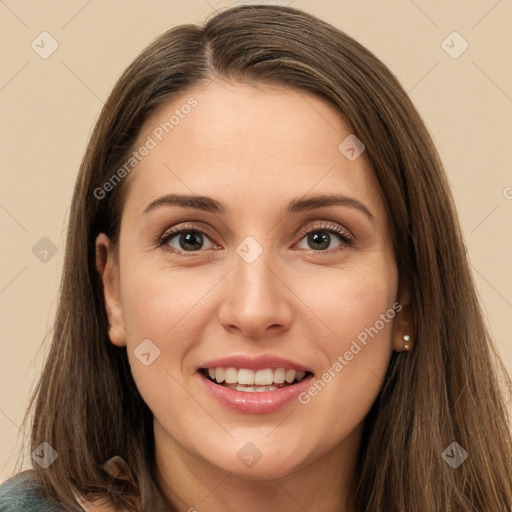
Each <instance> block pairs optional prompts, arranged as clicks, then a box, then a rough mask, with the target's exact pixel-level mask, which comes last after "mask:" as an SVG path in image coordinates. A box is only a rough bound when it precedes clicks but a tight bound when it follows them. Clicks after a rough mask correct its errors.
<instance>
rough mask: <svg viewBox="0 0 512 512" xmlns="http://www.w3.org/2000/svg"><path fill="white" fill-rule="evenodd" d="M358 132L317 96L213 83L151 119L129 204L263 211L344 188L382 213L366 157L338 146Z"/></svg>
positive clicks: (144, 130) (143, 132)
mask: <svg viewBox="0 0 512 512" xmlns="http://www.w3.org/2000/svg"><path fill="white" fill-rule="evenodd" d="M352 132H353V129H352V127H351V125H350V124H349V123H348V122H347V121H346V120H345V119H344V118H343V117H342V115H341V114H340V113H339V112H338V111H337V110H336V108H335V107H334V106H333V105H331V103H330V102H328V101H327V100H324V99H322V98H320V97H318V96H316V95H314V94H312V93H308V92H304V91H299V90H295V89H291V88H288V87H283V86H268V85H247V84H237V83H229V82H224V81H213V82H209V83H208V84H207V85H206V86H202V87H197V88H191V89H189V90H187V91H185V92H183V93H181V94H180V95H179V96H176V97H175V98H174V99H173V100H172V101H170V102H169V103H167V104H165V105H163V106H162V107H160V108H159V109H158V110H157V111H156V112H154V113H153V114H152V115H151V116H150V117H149V119H148V120H147V121H146V122H145V124H144V126H143V128H142V130H141V132H140V134H139V137H138V141H137V143H136V144H135V149H136V150H137V148H141V147H142V146H144V145H146V146H147V147H150V149H149V150H147V151H145V153H146V154H145V156H143V157H142V158H141V160H140V163H138V165H137V166H136V168H135V169H134V170H133V171H132V173H131V174H130V176H129V180H128V181H129V182H130V184H129V191H128V194H127V200H126V203H127V206H128V204H129V206H130V208H132V207H133V208H135V209H136V210H137V211H139V212H140V211H142V210H143V209H144V207H145V205H146V204H147V203H148V202H150V201H151V200H152V199H154V198H155V197H156V196H158V195H161V194H164V193H173V192H174V193H187V194H197V195H204V196H213V197H216V198H218V199H219V200H221V201H222V202H224V203H226V204H232V205H233V206H234V207H237V206H238V207H243V205H249V204H250V205H252V206H253V207H260V208H261V207H263V206H265V205H270V204H272V203H275V202H280V201H281V200H285V198H288V196H289V197H292V196H293V198H295V197H297V196H298V197H301V196H304V195H306V194H308V193H315V194H316V193H327V192H336V193H351V194H352V195H354V194H355V195H357V196H359V198H365V199H366V201H370V202H372V203H373V204H374V208H373V209H374V210H377V213H378V210H382V208H383V205H382V203H381V199H380V196H379V194H378V193H377V189H376V186H375V183H374V179H373V175H372V171H371V168H370V165H369V163H368V161H367V159H366V155H365V153H364V152H363V153H361V155H360V156H359V157H358V158H356V159H355V160H351V159H349V158H347V156H346V153H344V152H343V151H342V150H340V144H341V143H342V142H343V141H345V140H346V139H347V137H353V133H352ZM349 140H351V139H349ZM343 147H344V146H343V145H342V149H343ZM125 185H127V183H126V184H125Z"/></svg>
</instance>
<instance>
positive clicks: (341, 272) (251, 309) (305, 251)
mask: <svg viewBox="0 0 512 512" xmlns="http://www.w3.org/2000/svg"><path fill="white" fill-rule="evenodd" d="M190 97H194V98H195V99H196V100H197V102H198V104H197V106H196V107H195V108H194V109H193V110H192V111H191V112H190V114H188V115H187V116H185V117H184V118H183V119H180V122H179V124H178V125H176V126H175V127H174V129H173V131H172V132H171V133H170V134H168V135H166V136H165V137H164V138H163V139H162V141H161V142H159V143H158V145H157V146H156V147H155V148H154V149H152V150H151V151H150V152H149V154H148V155H147V156H146V157H145V158H144V159H143V160H142V162H141V163H140V164H139V165H138V166H137V168H136V169H135V170H134V171H132V174H130V175H129V177H128V178H127V180H128V183H126V184H125V185H128V186H129V190H128V194H127V197H126V203H125V205H124V209H123V214H122V221H121V231H120V240H119V253H118V257H117V258H116V254H115V252H114V251H113V250H112V247H111V246H110V243H109V240H108V238H107V237H106V236H105V235H104V234H101V235H99V236H98V238H97V241H96V246H97V268H98V271H99V274H100V276H101V279H102V282H103V285H104V297H105V307H106V310H107V312H108V315H109V318H110V320H111V323H112V324H113V327H112V328H111V329H110V339H111V341H112V343H114V344H115V345H118V346H126V347H127V352H128V356H129V360H130V364H131V369H132V373H133V376H134V379H135V382H136V384H137V386H138V389H139V391H140V393H141V395H142V397H143V398H144V400H145V401H146V403H147V404H148V406H149V407H150V409H151V411H152V412H153V415H154V432H155V449H156V454H157V476H158V479H159V481H160V484H161V487H162V490H163V491H164V493H165V494H166V496H167V498H168V499H169V501H170V502H171V503H173V504H174V505H175V506H176V507H177V508H178V510H180V511H188V510H189V509H191V507H195V509H197V510H198V511H199V512H200V511H202V510H208V511H209V512H217V511H218V512H220V511H222V512H226V511H228V512H229V511H239V510H245V511H246V512H256V511H261V510H287V511H290V512H294V511H302V512H303V511H304V510H315V511H325V512H327V511H333V510H337V511H339V510H344V511H346V512H350V510H351V508H350V507H349V505H348V504H347V501H348V497H349V496H350V494H351V489H350V486H349V479H350V477H351V475H352V474H353V472H354V464H355V458H356V455H357V452H358V449H359V445H360V441H361V430H362V425H363V420H364V418H365V416H366V415H367V413H368V412H369V410H370V408H371V406H372V404H373V403H374V401H375V399H376V397H377V395H378V393H379V390H380V389H381V386H382V383H383V379H384V375H385V373H386V369H387V367H388V364H389V360H390V357H391V354H392V351H393V350H396V351H401V350H404V341H403V339H402V336H403V335H404V334H406V333H410V332H411V325H410V313H409V308H408V307H407V306H408V301H409V299H408V297H409V296H408V293H407V290H406V289H403V290H399V289H398V271H397V267H396V263H395V257H394V254H393V250H392V246H391V236H390V228H389V219H387V216H386V213H385V208H384V203H383V200H382V198H381V196H380V194H379V192H378V190H377V187H376V184H375V182H374V178H373V176H372V172H371V169H370V166H369V163H368V160H367V158H366V155H365V153H364V152H363V153H362V154H361V156H360V157H358V158H357V159H356V160H354V161H349V160H348V159H347V158H346V157H345V156H344V155H343V154H342V153H341V152H340V151H339V150H338V145H339V144H340V142H341V141H342V140H344V139H345V138H346V137H347V136H348V135H349V134H351V133H352V132H353V130H352V128H351V126H350V125H349V124H348V123H347V122H346V121H345V120H344V119H343V118H342V117H341V116H340V114H339V113H338V112H337V110H335V108H334V107H333V106H331V105H330V104H329V103H328V102H326V101H325V100H323V99H319V98H318V97H316V96H314V95H312V94H310V93H305V92H297V91H294V90H292V89H289V88H285V87H270V86H262V85H258V86H254V85H247V84H236V83H230V82H226V81H221V80H216V81H213V82H211V83H210V84H209V85H208V87H206V88H194V89H190V90H188V91H186V92H185V93H183V94H181V95H180V96H179V97H176V98H175V99H174V100H173V101H172V102H171V103H169V104H167V105H164V106H163V107H161V108H160V109H159V110H158V111H156V112H155V113H154V114H153V115H152V116H151V118H150V119H148V121H147V122H146V124H145V126H144V128H143V130H142V131H141V133H140V136H139V141H140V142H141V143H142V142H143V141H145V140H146V139H147V137H148V136H151V134H152V131H153V130H154V129H155V127H156V126H158V125H159V123H160V122H163V121H165V120H168V119H169V117H170V116H171V115H172V113H173V112H174V110H175V109H176V108H179V107H180V105H183V104H184V103H186V101H187V100H188V99H189V98H190ZM168 193H174V194H192V195H204V196H209V197H212V198H214V199H216V200H218V201H221V202H222V203H224V204H225V205H226V207H227V209H228V212H227V213H226V214H219V213H212V212H204V211H199V210H193V209H187V208H182V207H178V206H172V205H166V206H161V207H159V208H155V209H154V210H152V211H151V212H150V213H148V214H143V211H144V209H145V208H146V206H147V205H148V204H149V203H151V202H152V201H154V200H155V199H156V198H157V197H159V196H161V195H164V194H168ZM334 193H338V194H343V195H346V196H350V197H352V198H355V199H357V200H358V201H360V202H361V203H363V204H364V205H365V206H366V207H367V208H368V210H369V211H370V212H371V213H372V215H373V217H374V219H373V221H372V220H370V219H369V218H368V217H366V216H365V215H364V213H362V212H361V211H359V210H358V209H356V208H353V207H350V206H328V207H322V208H320V209H316V210H313V211H306V212H299V213H292V214H287V215H284V211H285V208H286V206H287V205H288V203H289V202H290V201H291V200H292V199H300V198H303V197H304V196H306V197H310V196H312V195H316V194H334ZM325 221H330V223H331V225H334V226H339V227H340V228H342V229H343V230H344V231H345V232H347V231H348V233H350V234H351V236H352V237H353V239H354V240H355V243H354V245H353V246H347V245H345V244H344V243H343V241H342V240H340V239H338V237H337V236H336V234H335V233H330V242H329V241H328V242H327V243H326V245H327V248H326V249H321V248H319V247H320V246H319V245H318V242H317V245H315V242H314V241H311V240H310V238H311V237H309V239H308V236H307V235H305V234H302V233H301V229H302V228H304V227H315V228H317V233H318V232H319V233H318V234H320V235H322V234H324V236H325V230H324V229H323V228H322V226H323V225H324V224H325ZM187 222H191V223H193V224H194V226H193V228H194V229H196V230H198V229H199V230H203V228H205V227H206V228H207V229H208V231H207V232H206V234H205V235H204V237H203V238H200V240H202V241H203V246H202V248H200V250H197V251H192V250H190V249H188V252H187V247H189V246H187V245H186V242H185V246H184V245H183V244H184V242H183V239H182V243H181V245H180V236H179V235H177V236H175V237H174V238H173V239H172V240H169V241H168V242H167V248H168V249H171V252H170V251H166V250H164V248H163V247H165V246H163V247H158V245H157V244H155V243H154V242H153V240H154V239H155V238H157V237H158V236H160V235H162V234H163V233H164V232H165V231H166V229H168V228H169V227H171V226H178V225H181V226H183V224H184V223H187ZM247 236H251V237H253V238H254V239H255V240H256V241H257V242H258V244H259V245H260V246H261V248H262V249H263V252H262V254H261V255H260V256H259V257H258V258H257V259H256V260H255V261H254V262H252V263H247V262H246V261H245V260H244V259H242V258H241V257H240V256H239V255H238V253H237V252H236V248H237V246H238V245H239V244H240V243H241V242H242V241H243V240H244V239H245V237H247ZM328 236H329V233H328V234H327V237H328ZM320 245H321V244H320ZM172 249H174V250H175V251H176V252H172ZM180 252H181V254H180ZM395 302H399V303H400V304H401V305H402V306H403V309H402V311H400V313H398V314H397V315H396V317H395V318H394V320H392V321H390V322H388V323H386V324H385V326H384V328H382V329H381V330H380V331H379V333H378V335H376V336H374V337H373V338H370V341H369V342H368V344H367V345H366V346H365V347H364V348H363V349H362V350H361V351H360V352H359V353H358V354H357V355H356V356H354V357H353V359H352V360H351V361H349V362H348V364H347V365H346V366H344V368H343V370H342V371H340V372H338V373H337V374H336V376H335V377H334V378H333V379H332V380H331V381H330V382H329V383H328V384H327V385H326V386H325V387H324V388H323V389H322V391H321V392H319V393H318V394H317V396H315V397H313V398H311V400H310V402H309V403H308V404H301V403H299V402H298V401H293V402H292V403H291V404H288V405H287V406H286V407H285V408H283V409H282V410H279V411H278V412H275V413H271V414H260V415H252V414H242V413H239V412H234V411H231V410H229V409H226V408H225V407H223V406H222V405H220V404H219V403H217V402H216V401H215V400H214V399H213V398H211V397H210V395H209V394H208V393H207V392H206V391H205V389H203V386H202V385H201V384H202V383H201V382H200V377H199V375H198V374H197V372H196V368H197V367H198V366H201V365H202V363H204V362H206V361H208V360H210V359H214V358H217V357H221V356H226V355H231V354H247V355H258V354H262V353H271V354H276V355H279V356H282V357H285V358H289V359H292V360H294V361H297V362H299V363H302V364H304V365H306V366H308V367H310V368H311V369H312V370H313V372H314V373H315V376H317V377H321V376H322V374H324V373H325V372H326V371H327V369H328V368H329V367H330V366H331V365H332V364H333V362H334V361H336V360H337V358H338V356H340V355H341V356H343V354H345V352H347V350H349V348H350V346H351V343H352V342H353V340H355V339H356V338H357V336H358V334H359V333H361V332H362V331H364V330H365V328H368V327H369V326H373V325H374V324H375V322H376V321H377V320H378V319H379V318H380V315H381V314H384V313H385V312H386V311H387V310H389V309H390V308H392V305H393V303H395ZM148 338H149V339H150V340H152V342H153V343H154V344H155V345H156V346H157V347H158V348H159V349H160V351H161V352H160V356H159V357H158V358H157V359H155V360H154V362H152V363H151V364H150V365H149V366H145V365H144V364H142V363H141V362H140V361H139V359H137V357H135V355H134V350H135V349H136V347H137V346H138V345H139V344H140V343H141V342H142V341H143V340H145V339H148ZM248 442H251V443H253V444H254V445H255V446H256V447H257V448H258V450H259V451H260V452H261V455H262V457H261V459H260V460H259V461H258V462H257V463H256V464H255V465H254V466H252V467H248V466H246V465H244V464H243V463H241V461H240V459H239V458H238V457H237V452H238V450H240V448H242V447H243V446H244V445H245V444H246V443H248Z"/></svg>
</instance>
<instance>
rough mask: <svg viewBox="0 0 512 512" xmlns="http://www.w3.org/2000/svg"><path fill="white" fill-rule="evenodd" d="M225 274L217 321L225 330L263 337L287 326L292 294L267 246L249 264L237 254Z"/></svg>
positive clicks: (291, 309)
mask: <svg viewBox="0 0 512 512" xmlns="http://www.w3.org/2000/svg"><path fill="white" fill-rule="evenodd" d="M233 260H234V261H233V270H232V271H231V272H229V274H228V275H227V276H226V281H225V288H224V300H223V301H222V304H221V306H220V311H219V320H220V322H221V324H222V325H223V326H224V328H225V329H227V330H229V331H232V332H235V331H238V332H239V333H241V334H243V335H244V336H246V337H250V338H256V339H263V338H265V337H268V336H269V335H271V336H275V335H276V334H278V333H279V332H281V331H285V330H287V329H289V327H290V325H291V322H292V317H293V308H292V297H293V293H292V292H291V291H290V289H289V288H288V287H287V285H286V284H285V282H284V280H283V279H282V278H281V277H280V276H279V269H278V266H279V265H278V264H277V263H276V261H275V259H273V258H272V255H271V254H270V250H269V249H265V250H264V251H263V252H262V254H261V255H260V256H259V257H258V258H257V259H256V260H255V261H253V262H251V263H248V262H247V261H245V260H244V259H243V258H242V257H240V256H239V255H238V254H237V253H234V255H233Z"/></svg>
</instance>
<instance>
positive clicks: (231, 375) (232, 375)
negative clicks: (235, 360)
mask: <svg viewBox="0 0 512 512" xmlns="http://www.w3.org/2000/svg"><path fill="white" fill-rule="evenodd" d="M237 381H238V370H237V369H236V368H227V369H226V383H227V384H235V382H237Z"/></svg>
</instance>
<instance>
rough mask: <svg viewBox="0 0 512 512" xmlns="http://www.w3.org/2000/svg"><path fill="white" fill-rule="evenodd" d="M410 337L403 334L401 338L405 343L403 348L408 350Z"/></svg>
mask: <svg viewBox="0 0 512 512" xmlns="http://www.w3.org/2000/svg"><path fill="white" fill-rule="evenodd" d="M410 339H411V337H410V336H409V335H408V334H404V336H403V340H404V341H405V345H404V348H405V350H409V349H410V348H411V346H410V345H409V340H410Z"/></svg>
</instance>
